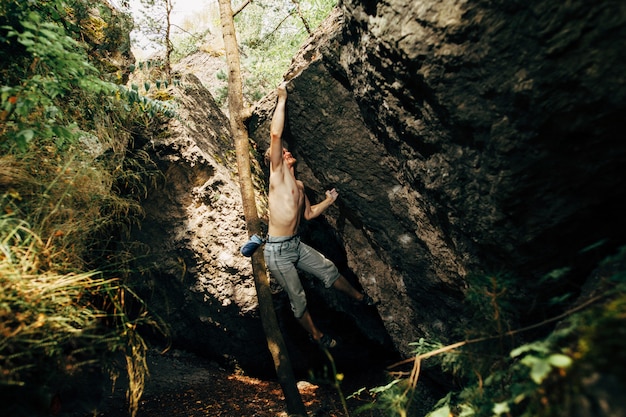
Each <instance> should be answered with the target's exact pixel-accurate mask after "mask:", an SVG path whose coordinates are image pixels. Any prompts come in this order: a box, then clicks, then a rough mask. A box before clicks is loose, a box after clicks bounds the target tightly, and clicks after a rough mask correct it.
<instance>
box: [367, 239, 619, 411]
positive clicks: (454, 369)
mask: <svg viewBox="0 0 626 417" xmlns="http://www.w3.org/2000/svg"><path fill="white" fill-rule="evenodd" d="M597 273H598V274H599V275H600V276H601V277H602V279H601V280H600V281H599V282H598V284H597V289H596V293H595V294H593V295H589V296H587V298H586V299H582V300H580V301H579V302H578V303H577V304H575V305H571V306H570V307H569V310H567V311H565V312H563V313H561V314H559V315H557V316H555V317H553V318H552V319H547V320H544V321H543V322H540V323H534V324H532V325H529V326H525V327H522V328H519V327H515V323H516V321H517V317H518V315H519V310H520V308H522V307H523V304H521V303H519V302H518V303H516V302H513V301H514V300H513V299H512V298H511V297H510V296H509V292H508V291H507V290H506V289H507V288H510V286H511V285H513V284H514V280H513V281H512V280H511V278H510V277H507V276H505V275H498V276H493V275H491V276H489V275H487V276H482V277H473V279H472V280H471V284H470V290H469V292H468V296H467V301H468V303H469V304H468V308H470V309H471V311H474V312H475V313H476V314H475V315H474V317H472V320H470V321H469V322H468V323H467V324H466V325H465V327H464V329H463V333H464V334H465V335H466V336H467V338H466V339H465V340H463V341H461V342H457V343H454V344H451V345H447V346H443V345H442V344H441V343H438V342H429V341H426V340H420V341H419V342H418V343H415V344H414V345H415V346H416V350H415V354H416V356H415V358H414V359H413V360H412V361H411V362H412V363H413V370H412V371H411V372H409V373H402V374H401V376H400V377H397V378H395V379H393V380H392V381H391V382H390V383H389V384H388V385H386V386H383V387H377V388H374V389H372V390H370V393H372V394H374V395H375V397H376V401H375V402H373V403H372V404H370V405H368V406H365V407H363V410H366V409H370V408H382V409H385V410H387V412H388V414H389V415H390V416H391V415H393V416H409V415H423V412H421V411H420V412H419V413H418V412H417V411H416V410H415V407H414V406H413V401H412V400H413V399H414V397H415V395H416V392H418V391H419V386H418V384H417V383H418V379H419V375H420V371H421V365H422V363H423V362H424V361H425V360H430V361H433V360H434V361H436V362H438V364H439V366H441V367H442V368H443V369H444V370H447V371H448V374H449V375H451V376H456V377H457V378H458V379H457V381H456V384H457V385H458V386H459V389H458V390H454V391H451V392H449V393H448V395H446V396H445V397H444V398H442V399H441V400H440V401H439V402H438V403H437V404H436V405H435V406H434V408H433V409H432V410H431V412H430V413H428V414H427V417H450V416H455V417H456V416H459V417H469V416H476V417H482V416H484V417H493V416H520V417H559V416H563V415H572V414H576V412H577V411H579V410H582V409H584V410H586V411H585V412H586V413H587V415H593V414H594V411H593V407H594V406H595V405H594V401H596V399H594V398H593V397H594V395H596V394H594V392H593V391H594V389H595V388H594V387H593V386H591V387H589V386H588V384H589V382H585V381H589V376H590V375H592V376H593V378H595V379H599V380H601V381H604V382H603V383H605V384H609V385H617V387H618V392H619V389H620V388H619V387H620V386H621V389H623V388H624V387H625V386H626V378H625V377H624V374H623V372H621V370H622V369H624V367H626V354H625V353H624V350H623V349H622V348H621V344H623V339H624V337H625V336H626V326H624V325H623V323H624V321H623V320H624V318H626V248H622V249H621V250H620V251H619V253H618V254H616V255H615V256H614V257H610V258H608V259H607V260H605V262H603V263H602V265H601V266H600V267H599V269H598V272H597ZM556 275H559V273H556ZM472 286H473V287H472ZM516 305H517V306H519V307H518V308H516V307H515V306H516ZM557 323H558V324H557ZM555 324H557V325H556V326H555ZM550 326H552V329H551V331H547V332H544V336H542V337H538V338H536V339H534V340H524V339H522V338H520V337H519V336H521V335H522V334H524V333H526V332H528V331H529V330H534V329H536V328H538V327H544V328H546V327H548V328H549V327H550ZM405 362H407V363H408V361H405ZM396 374H397V373H396ZM602 407H603V409H604V412H605V413H607V414H606V415H610V414H611V412H612V411H614V410H613V409H612V408H611V406H610V405H609V404H608V403H606V401H605V404H604V405H602Z"/></svg>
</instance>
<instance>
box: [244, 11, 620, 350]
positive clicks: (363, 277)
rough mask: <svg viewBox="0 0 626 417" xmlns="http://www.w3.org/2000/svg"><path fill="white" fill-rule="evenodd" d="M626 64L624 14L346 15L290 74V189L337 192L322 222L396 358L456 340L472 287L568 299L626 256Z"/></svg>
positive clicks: (317, 194)
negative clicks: (515, 288)
mask: <svg viewBox="0 0 626 417" xmlns="http://www.w3.org/2000/svg"><path fill="white" fill-rule="evenodd" d="M624 46H626V6H625V5H624V4H622V3H619V2H609V1H603V2H596V3H592V2H586V1H582V0H580V1H570V2H567V3H565V4H562V3H554V2H550V1H537V0H536V1H530V2H506V3H502V4H501V3H498V4H495V3H493V2H489V1H477V0H474V1H454V0H449V1H429V0H426V1H419V2H415V1H407V0H395V1H393V0H392V1H389V2H352V1H346V2H344V3H343V5H342V8H341V10H340V11H338V12H337V14H336V15H335V16H334V17H333V19H332V20H329V21H328V22H327V23H326V24H325V28H324V32H323V33H320V34H319V35H318V36H317V38H315V39H312V40H311V43H310V44H309V45H307V46H306V47H305V48H303V50H302V51H301V54H300V55H299V56H298V57H296V59H294V63H293V66H292V68H291V70H290V72H289V73H288V74H287V76H286V77H287V78H288V80H289V86H288V91H289V92H290V94H289V99H288V104H287V112H288V113H287V128H286V134H285V138H286V142H287V143H288V144H289V147H290V150H291V151H292V152H294V154H295V156H296V158H298V160H299V163H298V167H297V171H298V175H299V177H300V178H301V179H302V180H303V181H304V182H305V184H307V186H308V187H309V188H310V192H311V195H310V197H311V199H312V200H317V199H319V198H322V197H323V193H324V189H326V188H329V187H337V188H338V189H339V192H340V199H339V200H338V203H337V204H336V205H335V206H334V207H333V208H332V209H331V210H329V212H328V214H327V216H326V217H325V219H326V220H327V221H328V222H329V225H330V227H331V229H332V230H333V232H334V234H335V236H336V241H338V242H340V245H339V246H341V247H344V248H345V256H346V267H347V269H348V270H349V271H350V272H351V273H352V274H353V275H354V276H355V277H357V278H358V281H359V283H360V284H361V285H362V286H363V287H364V288H365V289H366V290H367V292H368V293H370V294H371V295H373V296H375V297H377V298H379V299H380V300H381V301H382V304H381V305H380V306H379V307H378V311H379V313H380V317H381V318H382V320H383V322H384V325H385V328H386V330H387V332H388V333H389V335H390V336H391V338H392V340H393V342H394V346H395V347H396V348H397V349H398V350H399V351H400V352H401V353H402V354H405V355H408V354H410V352H411V347H410V346H409V343H411V342H413V341H416V340H417V339H419V338H420V337H427V338H431V337H432V338H435V339H438V340H444V341H445V340H446V339H447V336H448V334H449V331H450V329H451V327H454V326H456V325H458V324H459V323H463V321H464V320H465V319H466V317H465V314H464V311H463V310H462V308H461V305H462V304H461V301H462V299H463V297H464V290H465V287H466V280H467V277H468V275H469V274H471V273H475V272H476V273H480V272H487V273H490V272H496V271H507V272H509V273H512V274H514V275H515V276H517V277H519V279H520V282H521V283H524V282H527V283H533V282H536V281H538V280H539V279H540V278H541V277H542V276H543V275H545V274H547V273H548V272H550V271H552V270H554V269H556V268H563V267H569V268H571V270H570V273H569V274H568V275H566V276H565V277H564V278H563V281H561V284H560V285H563V282H567V283H569V284H570V285H572V286H576V285H578V284H580V283H581V282H582V281H583V280H584V278H585V277H586V276H587V275H588V273H589V272H590V270H591V268H592V267H593V266H594V265H596V263H597V261H598V259H600V258H601V257H602V256H603V255H605V254H607V253H611V252H612V251H613V250H614V248H615V246H616V245H618V244H623V242H624V238H623V235H624V231H625V228H626V223H625V219H624V216H623V213H624V211H625V210H624V209H625V208H626V207H625V205H624V202H623V201H624V197H625V196H624V193H625V192H626V187H625V185H626V184H625V182H626V181H625V179H626V172H625V171H624V168H623V166H624V163H625V162H626V152H625V151H626V141H624V140H623V136H624V133H623V123H622V122H621V120H622V114H624V111H625V110H626V108H625V107H626V100H625V93H626V86H625V84H624V81H625V78H624V77H625V76H624V74H626V64H625V60H624V59H623V53H622V51H623V49H624ZM274 103H275V96H274V95H270V96H269V97H268V98H266V100H265V101H264V102H262V103H260V104H259V106H258V108H257V110H256V112H255V115H254V116H253V118H252V119H251V120H250V123H249V125H250V130H251V136H252V137H253V138H254V139H255V141H257V142H258V143H259V147H260V148H262V149H264V148H266V147H267V142H268V125H269V118H270V116H271V112H272V109H273V106H274ZM596 244H598V245H597V246H593V245H596ZM592 246H593V247H594V249H593V250H586V251H584V249H585V248H589V247H592ZM322 247H326V248H327V247H328V245H327V244H324V246H322ZM561 288H562V287H561ZM552 295H554V294H548V293H546V294H539V295H533V296H534V297H535V296H536V297H537V298H539V299H541V298H542V297H546V298H547V297H549V296H552ZM529 304H530V303H529ZM526 313H527V314H528V315H529V317H530V315H531V314H532V311H530V307H529V310H528V311H527V312H526Z"/></svg>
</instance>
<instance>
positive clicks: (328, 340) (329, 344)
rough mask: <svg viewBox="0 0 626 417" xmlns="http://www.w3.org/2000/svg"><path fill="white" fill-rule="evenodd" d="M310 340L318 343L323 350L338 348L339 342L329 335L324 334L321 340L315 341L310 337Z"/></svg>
mask: <svg viewBox="0 0 626 417" xmlns="http://www.w3.org/2000/svg"><path fill="white" fill-rule="evenodd" d="M310 339H311V341H312V342H315V343H317V344H318V345H319V347H320V348H322V349H331V348H334V347H335V346H337V341H336V340H335V339H333V338H332V337H330V336H329V335H327V334H324V335H323V336H322V338H321V339H320V340H315V339H313V337H310Z"/></svg>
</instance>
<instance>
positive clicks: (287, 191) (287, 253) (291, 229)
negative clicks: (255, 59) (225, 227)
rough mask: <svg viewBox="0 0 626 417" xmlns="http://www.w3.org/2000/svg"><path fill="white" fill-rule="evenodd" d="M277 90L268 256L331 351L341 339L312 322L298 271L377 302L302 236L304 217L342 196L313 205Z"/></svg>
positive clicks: (282, 89)
mask: <svg viewBox="0 0 626 417" xmlns="http://www.w3.org/2000/svg"><path fill="white" fill-rule="evenodd" d="M277 92H278V102H277V103H276V108H275V110H274V115H273V117H272V122H271V125H270V139H271V141H270V147H269V149H268V150H267V152H266V154H265V156H266V162H267V163H268V164H269V167H270V180H269V196H268V199H269V213H270V215H269V227H268V236H267V241H266V243H265V249H264V253H263V254H264V257H265V263H266V264H267V267H268V269H269V270H270V273H271V275H272V277H274V278H275V279H276V281H278V283H279V284H280V285H281V287H283V289H285V291H286V292H287V294H288V296H289V301H290V304H291V309H292V311H293V314H294V316H295V317H296V319H297V320H298V321H299V323H300V325H302V327H304V329H305V330H306V331H307V332H308V333H309V335H310V337H311V339H313V340H314V341H315V342H317V343H318V344H319V345H320V346H321V347H322V348H324V349H328V348H332V347H335V346H336V345H337V341H335V340H334V339H333V338H332V337H330V336H329V335H328V334H325V333H322V332H321V331H320V330H319V329H318V328H317V327H316V326H315V324H314V323H313V319H312V318H311V315H310V314H309V311H308V310H307V303H306V294H305V293H304V289H303V287H302V283H301V282H300V278H299V276H298V271H297V269H300V270H302V271H306V272H308V273H310V274H312V275H314V276H315V277H317V278H318V279H320V280H321V281H322V282H323V283H324V285H325V286H326V288H330V287H331V286H332V287H334V288H335V289H337V290H340V291H343V292H344V293H346V294H347V295H348V296H350V297H352V298H353V299H355V300H356V301H357V302H358V303H360V304H362V305H369V306H372V305H375V303H374V301H373V300H372V298H371V297H369V296H368V295H367V294H364V293H362V292H359V291H358V290H356V289H355V288H354V287H353V286H352V285H350V283H349V282H348V280H347V279H346V278H345V277H344V276H342V275H341V274H340V273H339V271H338V270H337V267H336V266H335V265H334V264H333V263H332V262H331V261H330V260H328V259H327V258H326V257H324V255H322V254H321V253H319V252H318V251H316V250H315V249H313V248H312V247H310V246H308V245H306V244H304V243H302V242H301V241H300V237H299V236H298V233H297V232H298V226H299V225H300V219H301V217H304V218H305V219H306V220H310V219H314V218H316V217H317V216H319V215H320V214H322V213H323V212H324V211H325V210H326V209H327V208H328V207H330V206H331V205H332V204H333V203H334V202H335V200H336V199H337V196H338V193H337V190H335V189H334V188H333V189H332V190H328V191H326V199H325V200H323V201H322V202H320V203H318V204H315V205H311V203H310V202H309V200H308V198H307V196H306V195H305V193H304V184H303V183H302V181H300V180H297V179H296V176H295V170H294V166H295V164H296V159H295V158H294V157H293V155H292V154H291V152H289V151H288V150H287V149H286V148H285V147H284V146H283V141H282V134H283V129H284V126H285V107H286V102H287V89H286V85H285V83H282V84H281V85H280V86H279V87H278V89H277ZM296 268H297V269H296Z"/></svg>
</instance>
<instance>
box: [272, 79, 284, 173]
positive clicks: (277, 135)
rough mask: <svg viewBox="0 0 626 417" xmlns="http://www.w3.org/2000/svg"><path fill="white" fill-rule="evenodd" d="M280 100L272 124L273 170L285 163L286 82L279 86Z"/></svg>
mask: <svg viewBox="0 0 626 417" xmlns="http://www.w3.org/2000/svg"><path fill="white" fill-rule="evenodd" d="M277 93H278V102H277V103H276V108H275V109H274V115H273V116H272V123H271V124H270V164H271V167H272V170H275V169H277V168H279V167H280V166H282V163H283V141H282V136H283V129H284V128H285V107H286V103H287V87H286V83H284V82H283V83H282V84H281V85H279V86H278V89H277Z"/></svg>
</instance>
